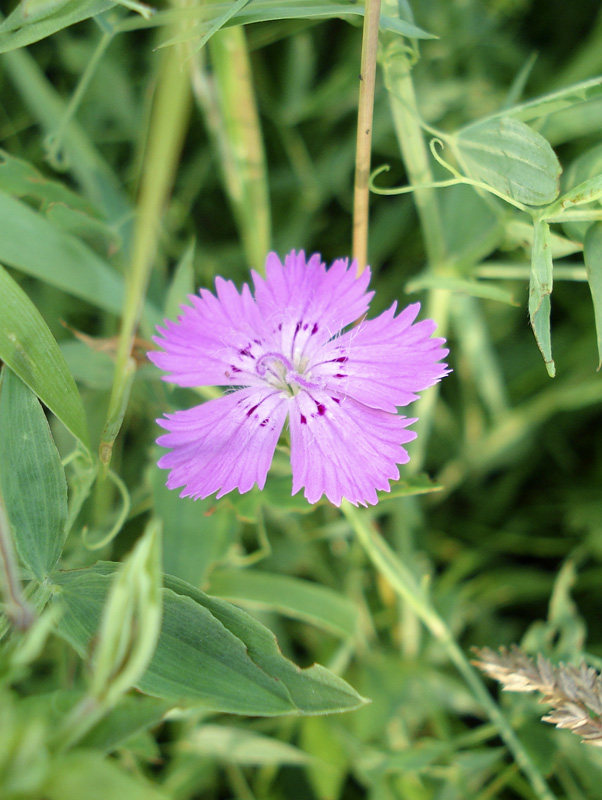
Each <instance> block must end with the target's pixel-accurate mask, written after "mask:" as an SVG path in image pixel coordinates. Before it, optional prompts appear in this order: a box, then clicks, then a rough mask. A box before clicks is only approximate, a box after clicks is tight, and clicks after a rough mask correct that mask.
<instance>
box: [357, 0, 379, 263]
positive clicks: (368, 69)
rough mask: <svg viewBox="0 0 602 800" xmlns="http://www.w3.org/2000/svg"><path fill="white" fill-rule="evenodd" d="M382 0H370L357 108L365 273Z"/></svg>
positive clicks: (359, 237) (359, 211) (359, 246)
mask: <svg viewBox="0 0 602 800" xmlns="http://www.w3.org/2000/svg"><path fill="white" fill-rule="evenodd" d="M380 2H381V0H366V11H365V14H364V30H363V37H362V58H361V67H360V94H359V101H358V109H357V145H356V155H355V190H354V195H353V258H354V259H355V261H356V262H357V274H358V275H361V273H362V272H363V271H364V269H365V268H366V263H367V261H368V216H369V201H370V188H369V183H370V155H371V147H372V118H373V113H374V87H375V84H376V50H377V47H378V26H379V21H380Z"/></svg>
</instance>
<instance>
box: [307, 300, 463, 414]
mask: <svg viewBox="0 0 602 800" xmlns="http://www.w3.org/2000/svg"><path fill="white" fill-rule="evenodd" d="M396 305H397V304H396V303H394V304H393V305H392V306H391V308H389V309H388V310H387V311H385V312H383V313H382V314H381V315H380V316H378V317H376V318H375V319H371V320H364V321H363V322H361V323H360V325H358V326H357V327H356V328H352V329H351V330H349V331H347V333H345V334H343V335H342V336H340V337H339V338H338V339H335V340H334V341H332V342H329V343H328V344H327V345H325V346H324V348H322V350H321V352H320V358H321V359H322V358H323V359H324V360H323V361H321V363H319V364H316V365H314V366H312V367H311V369H310V370H308V374H307V377H308V380H314V381H315V380H317V381H318V382H320V383H321V384H322V385H323V386H325V387H326V388H328V389H331V390H333V391H335V392H340V393H342V394H345V395H347V396H350V397H353V398H355V399H356V400H358V401H359V402H360V403H363V404H365V405H367V406H371V407H372V408H379V409H382V410H383V411H391V412H394V411H395V409H396V408H397V406H406V405H408V403H412V402H414V400H417V399H418V394H416V393H417V392H420V391H422V390H423V389H428V387H429V386H432V385H433V384H434V383H437V381H439V380H440V379H441V378H443V377H444V376H445V375H447V374H448V373H449V372H450V370H449V369H448V368H447V364H442V363H440V359H442V358H444V357H445V356H446V355H447V353H448V352H449V351H448V350H446V349H444V348H443V347H442V345H443V344H444V343H445V339H433V338H431V334H432V333H433V331H434V330H435V322H434V321H433V320H431V319H425V320H422V321H421V322H417V323H414V320H415V319H416V316H417V314H418V312H419V310H420V303H413V304H412V305H410V306H408V307H407V308H405V309H404V310H403V311H402V312H401V314H399V315H398V316H397V317H395V309H396ZM412 323H414V324H412Z"/></svg>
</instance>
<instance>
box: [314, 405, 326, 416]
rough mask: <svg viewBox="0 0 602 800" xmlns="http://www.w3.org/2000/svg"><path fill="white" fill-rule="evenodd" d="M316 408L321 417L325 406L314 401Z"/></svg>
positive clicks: (324, 411)
mask: <svg viewBox="0 0 602 800" xmlns="http://www.w3.org/2000/svg"><path fill="white" fill-rule="evenodd" d="M316 406H317V408H318V416H320V417H323V416H324V414H325V413H326V406H324V405H322V403H316Z"/></svg>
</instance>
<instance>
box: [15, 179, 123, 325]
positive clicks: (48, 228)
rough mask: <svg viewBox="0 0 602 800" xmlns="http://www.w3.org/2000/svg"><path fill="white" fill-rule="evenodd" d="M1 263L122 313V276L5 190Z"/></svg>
mask: <svg viewBox="0 0 602 800" xmlns="http://www.w3.org/2000/svg"><path fill="white" fill-rule="evenodd" d="M0 261H4V262H5V263H6V264H9V265H10V266H11V267H15V269H18V270H21V271H22V272H25V273H26V274H27V275H32V276H33V277H35V278H39V279H40V280H43V281H46V282H47V283H49V284H51V285H52V286H56V287H57V288H58V289H62V290H63V291H64V292H67V293H68V294H72V295H74V296H75V297H80V298H81V299H82V300H87V301H88V302H89V303H91V304H92V305H94V306H96V307H97V308H102V309H104V310H105V311H112V312H113V313H114V314H120V313H121V307H122V304H123V280H122V278H121V276H120V275H119V274H118V273H117V272H116V271H115V270H114V269H113V268H112V267H111V266H110V265H109V264H108V263H107V262H106V261H103V259H102V258H100V256H97V255H96V254H95V253H94V252H93V251H92V250H90V248H89V247H87V246H86V245H85V244H84V243H83V242H81V241H80V240H79V239H76V238H75V237H74V236H70V235H69V234H67V233H64V232H63V231H61V230H57V229H56V228H55V227H54V226H53V225H51V223H50V222H49V221H48V220H47V219H46V218H45V217H44V216H43V215H42V214H39V213H37V212H35V211H34V210H33V209H32V208H30V207H29V206H28V205H26V204H25V203H22V202H21V201H20V200H16V199H15V198H14V197H10V196H9V195H7V194H6V193H4V192H1V191H0Z"/></svg>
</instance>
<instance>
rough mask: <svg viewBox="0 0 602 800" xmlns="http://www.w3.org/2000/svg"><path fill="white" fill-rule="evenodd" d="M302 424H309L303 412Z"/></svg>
mask: <svg viewBox="0 0 602 800" xmlns="http://www.w3.org/2000/svg"><path fill="white" fill-rule="evenodd" d="M301 424H302V425H307V419H306V418H305V417H304V416H303V414H301Z"/></svg>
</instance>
